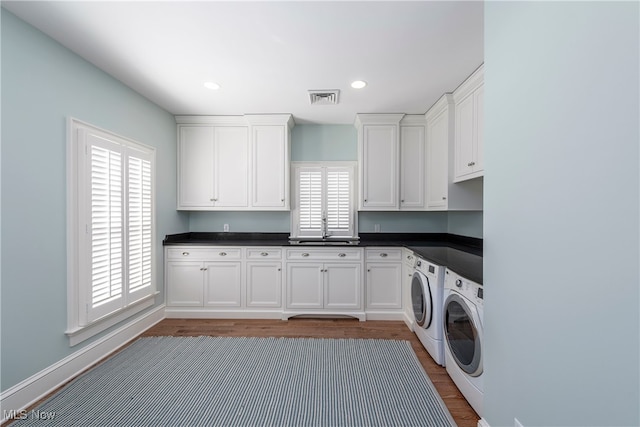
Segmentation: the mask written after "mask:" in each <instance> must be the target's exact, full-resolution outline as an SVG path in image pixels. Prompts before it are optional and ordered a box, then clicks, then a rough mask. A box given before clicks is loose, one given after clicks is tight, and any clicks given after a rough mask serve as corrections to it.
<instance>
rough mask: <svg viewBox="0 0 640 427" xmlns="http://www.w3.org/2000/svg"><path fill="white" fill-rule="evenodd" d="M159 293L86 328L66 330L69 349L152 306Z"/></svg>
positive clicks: (78, 327) (79, 327)
mask: <svg viewBox="0 0 640 427" xmlns="http://www.w3.org/2000/svg"><path fill="white" fill-rule="evenodd" d="M159 293H160V292H157V291H156V292H155V293H153V294H151V295H149V296H147V297H144V298H142V299H140V300H138V301H136V302H134V303H133V304H131V305H129V306H127V307H125V308H123V309H121V310H118V311H116V312H115V313H112V314H109V315H107V316H105V317H103V318H101V319H98V320H96V321H95V322H93V323H91V324H89V325H86V326H77V327H75V328H71V329H67V330H66V331H65V335H66V336H67V337H69V347H73V346H75V345H78V344H80V343H81V342H83V341H85V340H88V339H89V338H91V337H93V336H95V335H97V334H99V333H100V332H102V331H104V330H106V329H108V328H110V327H112V326H114V325H116V324H118V323H120V322H122V321H123V320H126V319H127V318H129V317H131V316H133V315H134V314H136V313H139V312H141V311H142V310H144V309H146V308H149V307H151V306H153V304H154V303H155V296H156V295H158V294H159Z"/></svg>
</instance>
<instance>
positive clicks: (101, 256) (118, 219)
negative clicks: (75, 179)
mask: <svg viewBox="0 0 640 427" xmlns="http://www.w3.org/2000/svg"><path fill="white" fill-rule="evenodd" d="M91 139H92V145H91V146H90V147H91V187H90V190H91V301H90V310H97V312H99V313H103V312H109V311H111V310H112V309H113V307H116V308H117V307H119V306H120V299H121V297H122V278H123V271H122V270H123V262H122V256H123V251H124V247H123V246H124V239H123V231H124V230H123V220H124V218H123V212H122V208H123V202H122V196H123V191H122V172H123V169H124V168H123V164H122V155H121V154H120V153H118V152H115V151H112V150H109V149H106V148H102V147H101V145H102V146H103V145H105V141H101V140H100V139H97V138H95V137H92V138H91ZM99 307H101V308H99Z"/></svg>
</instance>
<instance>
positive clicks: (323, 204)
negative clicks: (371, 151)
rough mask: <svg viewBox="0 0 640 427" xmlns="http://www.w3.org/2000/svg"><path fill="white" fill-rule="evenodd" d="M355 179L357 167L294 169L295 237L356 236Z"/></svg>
mask: <svg viewBox="0 0 640 427" xmlns="http://www.w3.org/2000/svg"><path fill="white" fill-rule="evenodd" d="M353 175H354V170H353V167H348V166H339V167H338V166H331V167H329V166H297V167H295V168H294V178H295V180H296V184H295V190H294V191H295V198H294V209H293V214H292V221H293V226H292V230H294V232H293V236H295V237H319V236H322V235H323V232H326V234H327V235H328V236H348V237H351V236H354V235H355V220H354V218H355V205H354V203H353V196H352V194H353V187H354V185H353ZM324 221H326V225H325V224H324ZM325 227H326V228H325Z"/></svg>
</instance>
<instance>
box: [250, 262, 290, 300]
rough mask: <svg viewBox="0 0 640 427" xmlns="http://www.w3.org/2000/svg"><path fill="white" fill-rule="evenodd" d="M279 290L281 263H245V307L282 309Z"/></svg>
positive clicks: (280, 284)
mask: <svg viewBox="0 0 640 427" xmlns="http://www.w3.org/2000/svg"><path fill="white" fill-rule="evenodd" d="M281 290H282V264H281V263H279V262H249V263H247V307H269V308H279V307H282V298H281V292H282V291H281Z"/></svg>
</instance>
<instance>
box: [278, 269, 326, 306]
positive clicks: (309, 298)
mask: <svg viewBox="0 0 640 427" xmlns="http://www.w3.org/2000/svg"><path fill="white" fill-rule="evenodd" d="M322 276H323V266H322V264H317V263H313V264H303V263H295V264H294V263H290V264H288V265H287V308H294V309H295V308H298V309H308V308H322V307H323V302H322V298H323V287H322Z"/></svg>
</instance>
